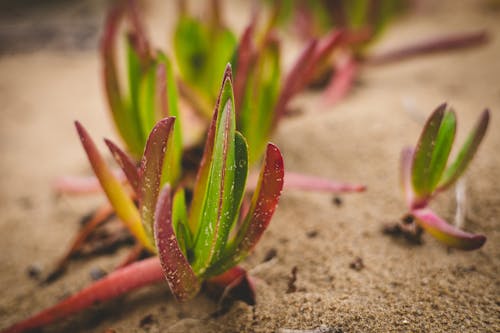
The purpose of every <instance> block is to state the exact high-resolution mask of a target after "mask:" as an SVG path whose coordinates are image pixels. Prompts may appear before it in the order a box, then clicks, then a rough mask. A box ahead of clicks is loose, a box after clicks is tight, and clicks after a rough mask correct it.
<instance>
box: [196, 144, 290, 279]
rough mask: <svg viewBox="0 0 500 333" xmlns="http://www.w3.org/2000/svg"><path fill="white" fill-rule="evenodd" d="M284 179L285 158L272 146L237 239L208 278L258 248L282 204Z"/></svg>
mask: <svg viewBox="0 0 500 333" xmlns="http://www.w3.org/2000/svg"><path fill="white" fill-rule="evenodd" d="M283 177H284V165H283V157H282V156H281V153H280V151H279V149H278V147H276V146H275V145H273V144H272V143H269V144H268V145H267V151H266V157H265V160H264V165H263V166H262V170H261V173H260V178H259V182H258V185H257V189H256V191H255V192H254V194H253V198H252V204H251V206H250V210H249V211H248V214H247V216H246V218H245V220H244V222H243V224H242V225H241V226H240V228H239V230H238V232H237V234H236V236H235V238H234V240H233V241H231V242H230V244H229V245H228V247H227V249H226V250H225V251H224V252H225V255H224V258H222V259H221V260H220V261H219V262H218V263H216V264H214V265H213V266H212V268H211V269H210V270H208V271H207V272H206V274H205V276H207V277H209V276H215V275H218V274H221V273H223V272H224V271H226V270H228V269H230V268H231V267H233V266H235V265H236V264H238V263H239V262H240V261H242V260H243V259H244V258H245V257H246V256H247V255H248V253H249V252H250V251H251V250H252V249H253V248H254V246H255V245H256V244H257V242H258V241H259V239H260V237H261V236H262V234H263V233H264V231H265V230H266V228H267V226H268V225H269V222H270V221H271V217H272V216H273V214H274V211H275V209H276V207H277V205H278V201H279V198H280V195H281V190H282V189H283Z"/></svg>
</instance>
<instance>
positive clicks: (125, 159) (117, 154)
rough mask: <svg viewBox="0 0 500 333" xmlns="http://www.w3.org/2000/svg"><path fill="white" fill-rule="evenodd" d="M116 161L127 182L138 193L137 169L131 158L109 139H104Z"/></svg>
mask: <svg viewBox="0 0 500 333" xmlns="http://www.w3.org/2000/svg"><path fill="white" fill-rule="evenodd" d="M104 142H105V143H106V145H107V146H108V148H109V150H110V151H111V154H112V155H113V157H114V159H115V161H116V163H118V165H119V166H120V168H121V169H122V170H123V173H124V174H125V176H126V177H127V180H128V182H129V184H130V185H131V186H132V188H133V189H134V191H135V193H136V194H137V193H139V192H140V191H139V170H138V169H137V166H136V165H135V163H134V162H133V161H132V159H131V158H130V157H129V156H128V155H127V154H126V153H125V152H124V151H123V150H121V149H120V148H119V147H118V146H117V145H115V144H114V143H113V142H112V141H111V140H108V139H104Z"/></svg>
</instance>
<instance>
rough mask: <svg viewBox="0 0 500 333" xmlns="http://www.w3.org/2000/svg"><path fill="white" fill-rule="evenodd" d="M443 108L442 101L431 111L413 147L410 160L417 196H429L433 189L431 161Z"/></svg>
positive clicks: (444, 108) (444, 105)
mask: <svg viewBox="0 0 500 333" xmlns="http://www.w3.org/2000/svg"><path fill="white" fill-rule="evenodd" d="M445 110H446V104H445V103H444V104H441V105H440V106H438V107H437V109H436V110H434V112H432V114H431V116H430V117H429V119H428V120H427V122H426V124H425V126H424V129H423V130H422V134H421V135H420V138H419V140H418V143H417V147H416V148H415V153H414V155H413V162H412V185H413V190H414V192H415V194H416V195H417V197H418V198H426V197H429V196H430V195H431V194H432V192H433V190H434V188H433V187H432V183H431V177H432V172H433V170H432V169H431V161H432V156H433V151H434V145H435V142H436V139H437V137H438V134H439V129H440V126H441V122H442V120H443V116H444V112H445Z"/></svg>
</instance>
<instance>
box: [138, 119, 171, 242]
mask: <svg viewBox="0 0 500 333" xmlns="http://www.w3.org/2000/svg"><path fill="white" fill-rule="evenodd" d="M174 121H175V118H174V117H168V118H164V119H162V120H160V121H159V122H158V123H157V124H156V125H155V127H154V128H153V130H152V131H151V133H150V134H149V138H148V141H147V142H146V148H145V149H144V156H143V157H142V161H141V172H140V178H139V189H140V192H139V203H140V212H141V219H142V223H143V225H144V228H145V230H146V232H147V233H148V235H150V236H152V235H153V230H152V229H153V224H154V212H155V207H156V202H157V201H158V193H159V192H160V186H161V178H162V170H163V161H164V159H165V152H166V149H167V144H168V140H170V139H169V137H170V134H171V132H172V128H173V125H174Z"/></svg>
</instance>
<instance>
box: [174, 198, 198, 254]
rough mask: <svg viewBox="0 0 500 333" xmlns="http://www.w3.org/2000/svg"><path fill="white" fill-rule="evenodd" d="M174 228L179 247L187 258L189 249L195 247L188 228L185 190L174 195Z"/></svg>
mask: <svg viewBox="0 0 500 333" xmlns="http://www.w3.org/2000/svg"><path fill="white" fill-rule="evenodd" d="M172 227H173V229H174V230H175V235H176V237H177V242H178V243H179V247H180V249H181V251H182V253H183V254H184V256H186V258H187V249H191V248H192V247H193V240H192V236H191V233H190V231H189V229H188V227H187V207H186V196H185V193H184V189H182V188H180V189H178V190H177V191H176V192H175V194H174V203H173V206H172Z"/></svg>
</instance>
